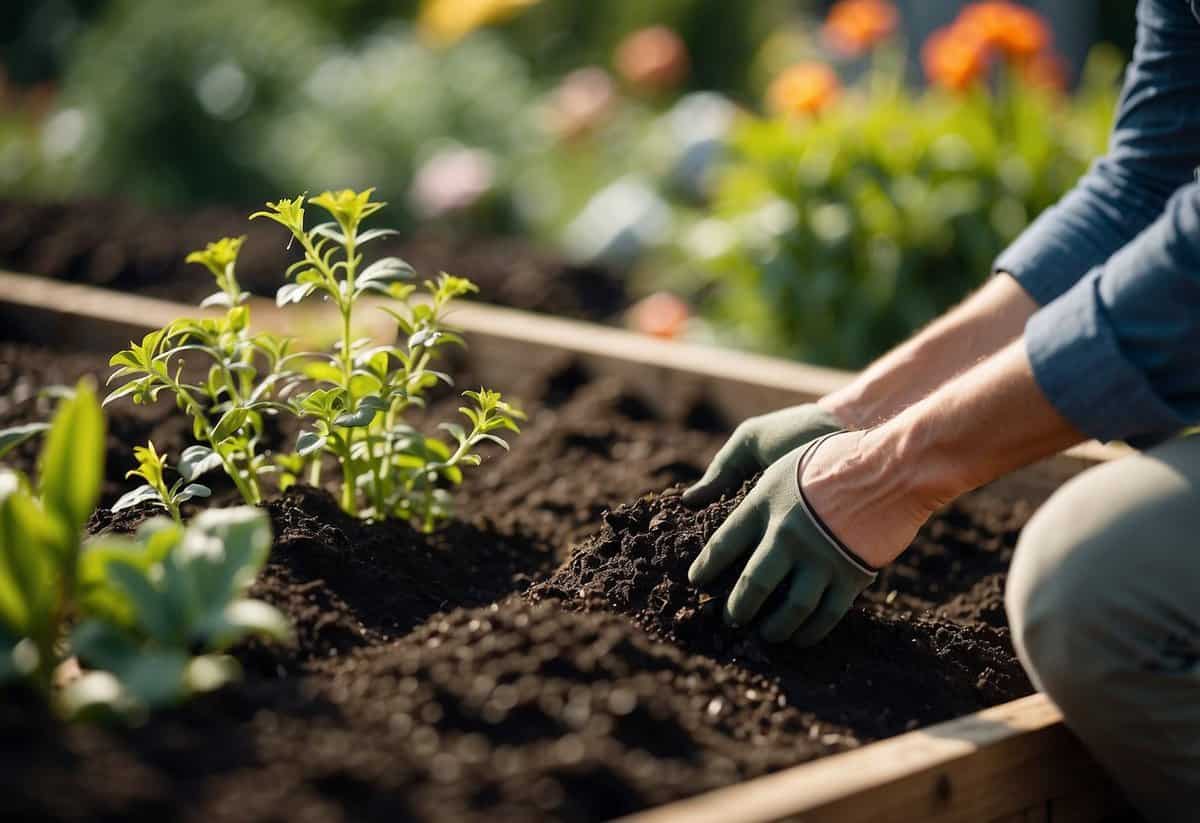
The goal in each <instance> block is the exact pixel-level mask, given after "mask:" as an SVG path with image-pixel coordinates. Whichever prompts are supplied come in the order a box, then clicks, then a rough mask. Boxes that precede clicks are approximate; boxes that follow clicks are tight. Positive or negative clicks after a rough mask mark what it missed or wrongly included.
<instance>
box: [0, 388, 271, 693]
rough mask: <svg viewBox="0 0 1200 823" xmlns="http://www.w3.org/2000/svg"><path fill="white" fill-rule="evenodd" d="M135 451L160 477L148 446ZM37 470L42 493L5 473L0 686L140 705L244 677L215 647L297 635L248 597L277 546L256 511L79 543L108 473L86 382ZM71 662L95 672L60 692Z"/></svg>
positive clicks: (0, 511) (59, 415) (216, 513)
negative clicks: (64, 667) (61, 676)
mask: <svg viewBox="0 0 1200 823" xmlns="http://www.w3.org/2000/svg"><path fill="white" fill-rule="evenodd" d="M140 451H141V452H142V454H139V457H140V458H141V459H143V467H145V466H146V465H151V466H153V467H155V468H153V469H151V471H150V472H148V473H149V474H151V475H153V474H154V473H155V472H157V473H158V476H159V477H160V478H161V471H162V468H163V463H162V461H161V459H160V458H159V457H158V456H157V455H156V454H155V453H154V450H153V448H152V447H149V448H147V449H143V450H140ZM38 474H39V477H38V485H37V490H36V493H35V491H34V490H33V489H32V488H31V486H30V484H29V482H28V481H27V480H26V479H25V478H24V477H22V476H21V475H19V474H17V473H16V472H12V471H7V470H5V471H0V683H9V682H13V681H21V682H25V683H27V684H29V685H30V686H31V687H32V688H33V689H34V690H35V691H36V692H37V693H39V694H40V695H42V697H43V698H44V699H46V700H47V701H49V702H51V703H53V704H54V705H56V706H57V707H58V708H59V709H60V710H61V711H63V712H64V713H65V714H67V715H69V716H73V715H76V714H79V713H81V712H86V711H90V710H98V709H101V708H104V709H108V710H114V711H117V712H120V713H122V714H129V713H134V714H136V713H138V712H142V711H144V710H146V709H150V708H154V707H157V706H162V705H166V704H168V703H171V702H174V701H177V700H179V699H182V698H184V697H187V696H188V695H190V694H192V693H194V692H197V691H203V690H207V689H212V688H216V687H218V686H220V685H222V684H223V683H226V682H228V681H229V680H230V679H231V678H233V677H236V676H237V674H238V668H237V664H236V661H234V660H233V659H232V658H230V657H228V656H225V655H222V654H220V652H221V651H223V650H224V649H227V648H228V647H229V646H230V645H231V644H233V643H235V642H237V641H238V640H240V639H242V638H244V637H247V636H249V635H259V636H264V637H270V638H274V639H277V640H286V639H287V638H288V637H289V636H290V633H291V632H290V628H289V625H288V622H287V620H286V619H285V618H284V617H283V615H282V614H280V613H279V612H278V611H277V610H276V609H274V608H273V607H271V606H269V605H267V604H266V603H262V602H259V601H256V600H248V599H246V598H245V592H246V589H247V588H248V587H249V585H250V583H251V581H252V580H253V579H254V576H255V574H257V572H258V570H259V569H260V568H261V567H262V564H263V563H264V562H265V560H266V556H267V552H268V551H269V549H270V546H271V529H270V523H269V520H268V519H267V516H266V514H265V513H264V512H262V511H261V510H259V509H254V508H249V507H242V508H236V509H225V510H211V511H207V512H204V513H202V514H201V515H199V516H198V517H196V519H195V520H194V521H193V523H192V524H191V525H190V526H189V527H187V528H186V529H185V528H184V527H183V526H182V525H181V524H179V523H178V522H171V521H170V520H167V519H166V518H157V519H154V520H150V521H148V522H147V523H146V524H144V525H143V527H142V529H141V530H140V531H139V532H138V534H137V537H136V538H133V539H131V538H125V537H115V536H102V537H98V538H95V539H94V540H92V541H89V542H87V543H83V542H82V539H81V538H82V534H83V528H84V525H85V523H86V522H87V519H88V518H89V517H90V516H91V513H92V510H93V509H94V508H95V505H96V500H97V498H98V496H99V492H100V484H101V481H102V479H103V476H104V419H103V416H102V414H101V411H100V404H99V403H98V402H97V399H96V394H95V391H94V389H92V387H91V386H90V385H89V384H88V383H86V382H83V383H80V384H79V386H78V388H77V389H76V391H75V392H74V394H73V395H72V396H70V397H68V398H67V399H66V400H64V401H63V402H62V404H61V405H60V406H59V409H58V411H57V412H56V414H55V416H54V419H53V421H52V422H51V424H50V428H49V430H48V432H47V436H46V442H45V443H44V445H43V449H42V455H41V461H40V464H39V472H38ZM176 500H178V496H176ZM72 658H76V659H77V660H78V661H79V662H81V663H82V664H83V665H84V666H85V667H86V669H87V671H86V672H85V673H84V674H83V675H82V676H80V677H78V678H76V679H74V680H72V681H70V682H68V683H67V684H66V685H65V686H63V687H62V688H61V689H59V688H58V687H57V686H56V680H57V679H59V678H57V677H56V674H57V673H58V672H59V671H60V666H61V664H63V663H64V662H66V661H68V660H70V659H72Z"/></svg>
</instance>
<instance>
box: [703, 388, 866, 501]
mask: <svg viewBox="0 0 1200 823" xmlns="http://www.w3.org/2000/svg"><path fill="white" fill-rule="evenodd" d="M841 428H842V425H841V424H840V423H839V422H838V421H837V419H836V418H834V416H833V415H831V414H830V413H829V412H827V411H825V410H824V409H822V408H821V407H820V406H818V405H817V404H816V403H805V404H804V405H802V406H792V407H790V408H786V409H780V410H779V411H776V412H771V413H770V414H763V415H760V416H758V417H751V418H748V419H747V420H744V421H742V424H741V425H740V426H738V427H737V428H736V429H734V431H733V435H732V436H731V437H730V438H729V439H728V440H727V441H725V445H724V446H722V447H721V450H720V451H719V452H717V456H716V457H714V458H713V461H712V463H710V464H709V466H708V470H707V471H706V472H704V476H703V477H701V478H700V480H699V482H697V483H696V484H695V485H694V486H692V487H691V488H690V489H688V490H687V491H685V492H684V493H683V502H684V503H685V504H687V505H689V506H694V507H699V506H707V505H708V504H709V503H712V502H713V501H714V500H718V499H720V497H721V495H724V494H733V493H734V492H736V491H737V490H738V489H740V488H741V487H742V484H743V483H745V482H746V481H747V480H749V479H750V478H751V477H754V475H756V474H758V473H759V472H760V471H762V470H763V469H765V468H766V467H767V466H769V465H771V464H772V463H774V462H775V461H776V460H778V459H779V458H781V457H783V456H784V455H785V454H787V453H788V452H790V451H791V450H792V449H794V448H796V447H797V446H803V445H804V444H805V443H807V442H809V441H810V440H813V439H814V438H817V437H820V436H821V435H823V434H829V433H830V432H835V431H837V430H838V429H841Z"/></svg>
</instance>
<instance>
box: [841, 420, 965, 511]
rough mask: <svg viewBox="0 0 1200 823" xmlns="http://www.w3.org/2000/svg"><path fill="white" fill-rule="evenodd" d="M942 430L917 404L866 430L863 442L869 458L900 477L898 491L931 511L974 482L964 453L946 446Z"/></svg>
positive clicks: (912, 502)
mask: <svg viewBox="0 0 1200 823" xmlns="http://www.w3.org/2000/svg"><path fill="white" fill-rule="evenodd" d="M943 433H944V432H943V431H942V430H940V429H939V427H937V426H934V425H930V424H929V423H928V421H927V420H926V419H925V417H924V416H923V415H922V413H921V405H920V404H918V405H917V406H914V407H911V408H909V409H907V410H906V411H905V412H904V413H902V414H900V415H897V416H896V417H894V418H892V419H891V420H889V421H887V422H886V423H883V424H882V425H880V426H877V427H875V428H873V429H871V430H869V431H868V432H866V434H865V436H864V442H863V450H864V452H865V453H867V454H870V455H871V456H872V457H871V460H872V462H874V463H875V464H877V465H880V466H887V467H888V468H887V471H889V472H894V473H896V474H897V475H898V476H899V477H900V478H901V481H900V482H901V488H900V489H899V490H898V492H897V493H898V494H899V495H901V496H902V497H904V498H905V499H907V500H908V501H910V505H916V506H919V507H921V508H922V509H924V510H925V511H927V512H928V513H930V514H932V513H933V512H935V511H937V510H938V509H940V508H941V507H942V506H944V505H946V504H947V503H949V502H950V501H951V500H953V499H954V498H956V497H958V496H959V495H961V494H963V493H964V492H967V491H969V490H970V489H972V488H974V485H975V484H973V483H972V481H971V477H970V474H969V471H968V469H969V466H968V465H967V464H966V462H965V460H964V455H963V454H961V453H960V452H959V451H958V450H956V449H953V448H949V447H948V444H947V442H946V440H945V438H944V437H942V434H943Z"/></svg>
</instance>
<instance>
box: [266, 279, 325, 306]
mask: <svg viewBox="0 0 1200 823" xmlns="http://www.w3.org/2000/svg"><path fill="white" fill-rule="evenodd" d="M316 288H317V287H316V284H314V283H287V284H285V285H283V286H280V287H279V290H278V291H277V292H275V305H276V306H286V305H287V304H288V303H299V302H300V301H301V300H303V299H304V298H306V297H308V296H309V295H310V294H312V293H313V292H314V291H316Z"/></svg>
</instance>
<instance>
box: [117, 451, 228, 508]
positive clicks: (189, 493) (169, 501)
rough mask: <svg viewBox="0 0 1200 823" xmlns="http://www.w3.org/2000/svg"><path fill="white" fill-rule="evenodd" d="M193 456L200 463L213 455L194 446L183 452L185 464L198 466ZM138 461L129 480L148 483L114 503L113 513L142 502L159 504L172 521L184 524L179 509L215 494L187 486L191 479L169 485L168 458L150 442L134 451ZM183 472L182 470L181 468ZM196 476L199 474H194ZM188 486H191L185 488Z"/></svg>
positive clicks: (189, 484) (179, 479)
mask: <svg viewBox="0 0 1200 823" xmlns="http://www.w3.org/2000/svg"><path fill="white" fill-rule="evenodd" d="M189 453H190V454H191V455H192V456H193V457H196V456H198V457H199V459H200V460H205V459H208V455H210V454H212V452H211V450H207V449H205V448H204V447H203V446H190V447H188V448H187V449H185V450H184V452H183V462H182V463H181V465H184V466H188V465H190V466H194V465H195V463H196V460H195V459H192V460H190V461H189ZM133 456H134V459H136V460H137V464H138V467H137V468H136V469H132V470H130V471H129V472H126V474H125V476H126V477H140V478H142V479H143V480H145V481H146V482H145V484H144V485H141V486H138V487H137V488H136V489H133V490H132V491H128V492H126V493H125V494H123V495H121V497H120V498H119V499H118V500H117V502H116V503H114V504H113V507H112V510H113V511H114V512H119V511H121V510H122V509H128V508H130V507H131V506H136V505H137V504H138V503H147V502H150V503H155V504H157V505H159V506H161V507H162V508H164V509H166V510H167V514H169V515H171V519H172V520H174V521H175V522H176V523H181V522H182V521H183V516H182V515H181V514H180V512H179V506H180V504H182V503H186V502H187V501H189V500H191V499H192V498H194V497H208V496H209V495H211V494H212V490H211V489H210V488H208V486H205V485H203V484H201V483H187V479H186V478H184V477H182V476H181V477H179V478H178V479H176V481H175V482H174V483H172V484H170V485H168V484H167V480H166V472H167V469H168V468H169V467H168V466H167V458H166V455H162V454H159V453H158V452H157V451H155V449H154V443H153V442H147V443H146V445H145V446H136V447H134V450H133ZM181 472H182V469H181ZM190 473H191V474H195V473H196V472H195V471H192V472H190ZM185 483H187V485H184V484H185Z"/></svg>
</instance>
